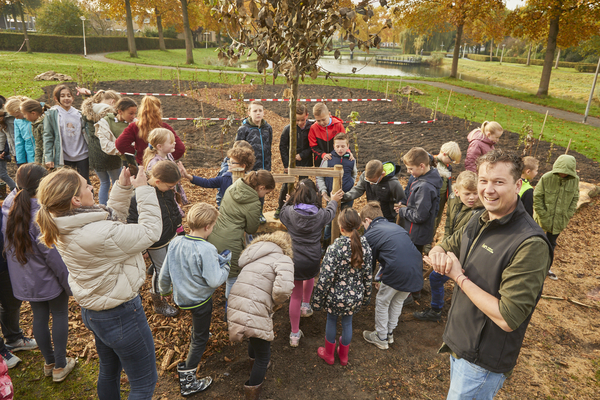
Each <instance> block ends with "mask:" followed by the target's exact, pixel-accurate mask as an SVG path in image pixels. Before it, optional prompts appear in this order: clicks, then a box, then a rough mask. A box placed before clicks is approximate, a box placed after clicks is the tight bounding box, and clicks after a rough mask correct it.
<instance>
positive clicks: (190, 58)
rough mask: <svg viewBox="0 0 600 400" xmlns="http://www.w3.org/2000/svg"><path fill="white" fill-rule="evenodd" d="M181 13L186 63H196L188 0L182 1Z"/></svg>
mask: <svg viewBox="0 0 600 400" xmlns="http://www.w3.org/2000/svg"><path fill="white" fill-rule="evenodd" d="M181 12H182V15H183V37H184V38H185V63H186V64H193V63H194V39H193V38H192V30H191V29H190V18H189V16H188V0H181Z"/></svg>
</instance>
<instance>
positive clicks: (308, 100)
mask: <svg viewBox="0 0 600 400" xmlns="http://www.w3.org/2000/svg"><path fill="white" fill-rule="evenodd" d="M231 100H233V101H290V99H242V100H240V99H234V98H231ZM297 101H303V102H310V103H318V102H323V101H328V102H348V103H350V102H358V101H392V100H390V99H298V100H297Z"/></svg>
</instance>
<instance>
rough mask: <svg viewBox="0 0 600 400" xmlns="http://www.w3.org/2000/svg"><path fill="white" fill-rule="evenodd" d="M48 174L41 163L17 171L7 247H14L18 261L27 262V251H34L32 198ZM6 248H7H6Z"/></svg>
mask: <svg viewBox="0 0 600 400" xmlns="http://www.w3.org/2000/svg"><path fill="white" fill-rule="evenodd" d="M47 174H48V171H47V170H46V168H44V167H42V166H41V165H39V164H33V163H32V164H25V165H23V166H21V167H20V168H19V170H18V171H17V179H16V181H17V182H16V183H17V187H18V188H19V191H18V192H17V194H16V196H15V198H14V200H13V204H12V206H11V207H10V210H9V212H8V218H7V220H6V232H11V234H10V235H6V244H7V246H6V247H7V249H11V248H12V249H14V255H15V257H16V259H17V261H18V262H19V263H20V264H21V265H23V264H27V253H28V252H31V251H32V248H33V246H32V244H31V238H30V237H29V226H30V223H31V198H32V197H34V196H35V194H36V191H37V188H38V186H39V184H40V180H41V179H42V178H43V177H44V176H45V175H47ZM5 250H6V249H5Z"/></svg>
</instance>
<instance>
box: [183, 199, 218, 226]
mask: <svg viewBox="0 0 600 400" xmlns="http://www.w3.org/2000/svg"><path fill="white" fill-rule="evenodd" d="M218 216H219V211H218V210H217V208H216V207H215V206H212V205H210V204H208V203H196V204H194V205H193V206H192V208H190V209H189V210H188V212H187V223H188V226H189V227H190V229H191V230H198V229H203V228H206V227H207V226H209V225H212V224H214V223H215V222H216V221H217V217H218Z"/></svg>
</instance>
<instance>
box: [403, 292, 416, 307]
mask: <svg viewBox="0 0 600 400" xmlns="http://www.w3.org/2000/svg"><path fill="white" fill-rule="evenodd" d="M414 302H415V299H414V298H413V296H412V294H409V295H408V297H407V298H406V299H404V305H403V306H404V307H406V306H408V305H411V304H413V303H414Z"/></svg>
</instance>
